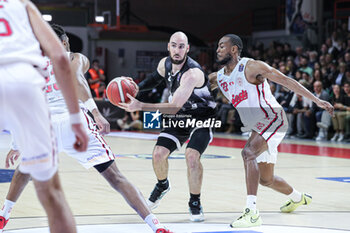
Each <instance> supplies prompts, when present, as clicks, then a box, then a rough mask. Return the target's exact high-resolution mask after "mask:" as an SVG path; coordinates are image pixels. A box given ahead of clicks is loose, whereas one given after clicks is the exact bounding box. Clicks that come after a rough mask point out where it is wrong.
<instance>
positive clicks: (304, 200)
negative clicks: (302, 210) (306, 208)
mask: <svg viewBox="0 0 350 233" xmlns="http://www.w3.org/2000/svg"><path fill="white" fill-rule="evenodd" d="M311 201H312V197H311V196H310V195H309V194H306V193H303V194H302V195H301V201H299V202H294V201H293V200H291V199H289V200H288V201H287V202H286V204H284V205H283V206H281V208H280V210H281V212H282V213H290V212H293V211H294V210H295V209H296V208H298V207H299V206H301V205H308V204H310V203H311Z"/></svg>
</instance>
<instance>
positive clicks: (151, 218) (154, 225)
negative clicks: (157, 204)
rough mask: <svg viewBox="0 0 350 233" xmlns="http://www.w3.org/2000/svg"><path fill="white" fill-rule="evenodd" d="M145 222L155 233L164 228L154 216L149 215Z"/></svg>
mask: <svg viewBox="0 0 350 233" xmlns="http://www.w3.org/2000/svg"><path fill="white" fill-rule="evenodd" d="M145 222H146V223H147V224H148V226H150V227H151V228H152V230H153V231H154V232H156V231H157V229H159V228H162V227H163V226H162V225H160V222H159V220H158V219H157V217H156V216H155V215H154V214H149V215H147V217H146V218H145Z"/></svg>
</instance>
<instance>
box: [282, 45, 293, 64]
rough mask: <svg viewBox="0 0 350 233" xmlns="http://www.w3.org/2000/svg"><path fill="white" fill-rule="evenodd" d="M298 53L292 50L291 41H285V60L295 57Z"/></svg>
mask: <svg viewBox="0 0 350 233" xmlns="http://www.w3.org/2000/svg"><path fill="white" fill-rule="evenodd" d="M295 56H296V53H295V52H294V51H293V50H291V47H290V44H289V43H284V47H283V60H286V59H287V58H288V57H295Z"/></svg>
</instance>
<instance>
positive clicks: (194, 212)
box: [188, 200, 204, 222]
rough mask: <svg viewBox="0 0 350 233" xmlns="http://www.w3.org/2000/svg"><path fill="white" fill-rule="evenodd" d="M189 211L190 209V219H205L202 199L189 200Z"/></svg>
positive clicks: (199, 220) (197, 220)
mask: <svg viewBox="0 0 350 233" xmlns="http://www.w3.org/2000/svg"><path fill="white" fill-rule="evenodd" d="M188 206H189V207H190V208H189V211H190V220H191V221H192V222H202V221H204V214H203V209H202V206H201V203H200V201H191V200H190V202H188Z"/></svg>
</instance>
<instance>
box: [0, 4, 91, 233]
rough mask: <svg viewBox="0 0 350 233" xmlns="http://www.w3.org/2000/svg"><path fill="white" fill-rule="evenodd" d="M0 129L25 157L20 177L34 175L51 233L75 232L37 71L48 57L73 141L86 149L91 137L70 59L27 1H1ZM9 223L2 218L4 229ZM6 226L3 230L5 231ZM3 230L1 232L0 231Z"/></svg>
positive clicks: (42, 81) (19, 171) (41, 84)
mask: <svg viewBox="0 0 350 233" xmlns="http://www.w3.org/2000/svg"><path fill="white" fill-rule="evenodd" d="M0 19H1V20H0V54H1V55H0V118H1V119H0V131H1V130H2V129H4V128H6V129H9V130H10V131H11V132H12V135H13V137H14V139H15V140H16V142H17V145H18V149H19V151H20V152H21V154H22V159H21V163H20V165H19V169H18V174H22V175H26V176H28V177H30V176H31V177H32V178H33V181H34V186H35V188H36V191H37V195H38V198H39V200H40V202H41V204H42V205H43V207H44V209H45V211H46V213H47V216H48V220H49V226H50V231H51V232H53V233H74V232H76V227H75V222H74V218H73V215H72V213H71V211H70V209H69V207H68V204H67V202H66V200H65V198H64V194H63V191H62V188H61V185H60V181H59V177H58V173H57V153H56V141H55V138H54V137H53V134H52V130H51V126H50V119H49V111H48V106H47V103H46V99H45V95H44V93H43V92H42V89H43V87H44V86H45V79H44V77H43V75H42V74H40V73H39V72H38V70H41V69H42V68H44V67H45V59H44V57H43V56H42V53H43V52H42V51H41V49H40V47H41V48H42V49H43V51H44V53H45V54H47V55H48V56H49V57H50V59H51V60H52V63H53V64H54V66H55V73H56V75H57V81H58V82H59V84H60V86H61V88H62V92H63V94H64V97H65V99H66V100H67V105H68V109H69V114H68V116H69V119H70V123H69V125H70V126H69V127H70V128H71V129H72V130H73V132H74V135H75V137H76V139H77V140H76V139H75V138H73V139H72V140H71V141H70V142H69V143H70V144H71V145H73V143H74V141H75V140H76V141H75V144H74V147H75V149H77V150H78V151H84V150H86V148H87V141H88V138H87V135H86V133H85V130H84V128H83V125H82V124H81V119H80V117H79V105H78V102H77V95H76V91H75V88H74V87H75V86H74V85H75V82H74V79H73V78H72V77H73V73H72V70H71V69H70V67H69V60H68V59H67V55H66V53H65V50H64V48H63V46H62V44H61V43H60V42H59V40H58V38H57V36H56V35H55V33H54V32H53V31H52V29H51V28H50V27H49V25H48V24H47V23H46V22H45V21H44V20H43V19H42V17H41V14H40V13H39V11H38V10H37V8H36V7H35V6H34V5H33V4H32V3H31V2H30V1H28V0H11V1H1V2H0ZM5 224H6V219H4V218H3V217H2V218H1V217H0V227H1V226H4V225H5ZM1 228H2V227H1ZM0 231H2V230H0Z"/></svg>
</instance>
